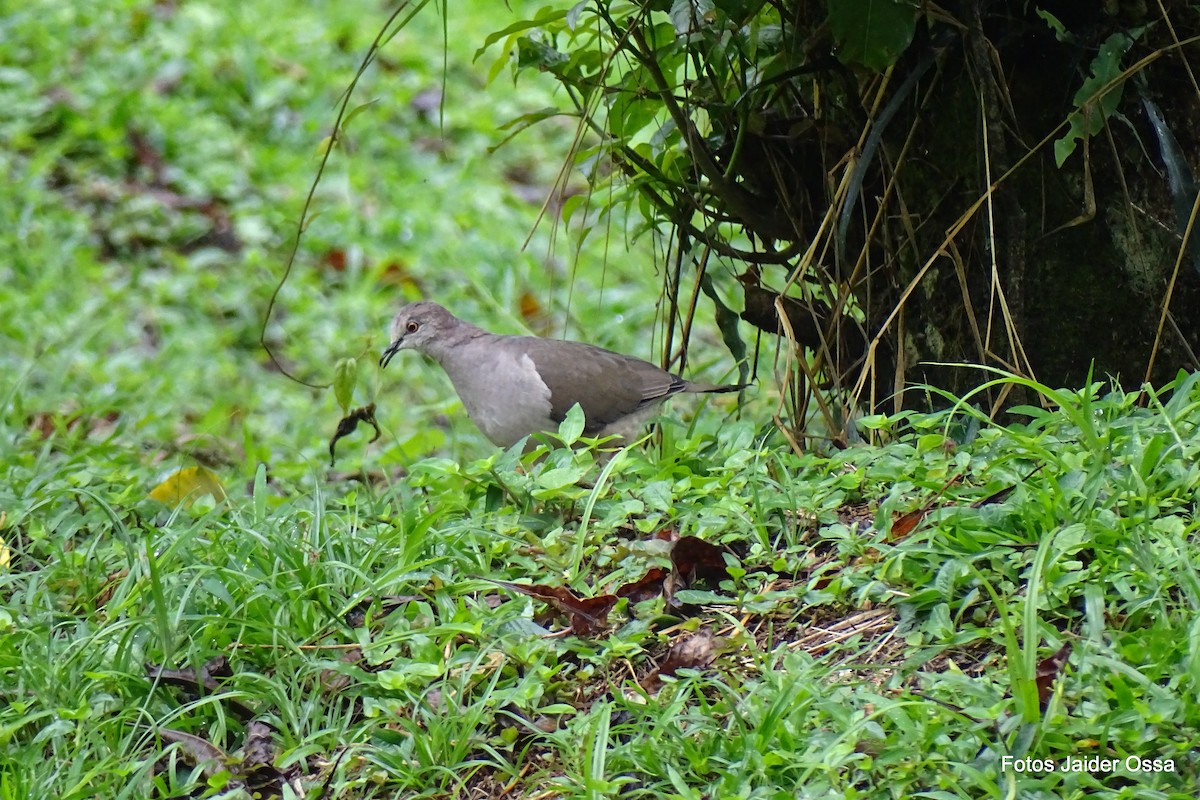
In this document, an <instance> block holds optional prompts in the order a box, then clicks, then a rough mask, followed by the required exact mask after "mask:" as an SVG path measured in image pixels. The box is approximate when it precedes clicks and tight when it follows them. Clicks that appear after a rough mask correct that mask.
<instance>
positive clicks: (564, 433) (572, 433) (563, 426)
mask: <svg viewBox="0 0 1200 800" xmlns="http://www.w3.org/2000/svg"><path fill="white" fill-rule="evenodd" d="M585 422H586V420H585V418H584V415H583V407H582V406H580V405H579V403H576V404H575V405H573V406H571V409H570V410H569V411H567V415H566V416H565V417H563V421H562V422H561V423H560V424H559V426H558V438H559V439H561V440H562V443H563V444H565V445H573V444H575V443H576V442H577V441H579V437H580V436H583V426H584V424H585Z"/></svg>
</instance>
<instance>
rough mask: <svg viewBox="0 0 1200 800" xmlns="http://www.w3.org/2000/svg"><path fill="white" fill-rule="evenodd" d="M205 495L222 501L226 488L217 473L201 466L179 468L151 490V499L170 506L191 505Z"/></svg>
mask: <svg viewBox="0 0 1200 800" xmlns="http://www.w3.org/2000/svg"><path fill="white" fill-rule="evenodd" d="M204 495H208V496H210V497H212V499H213V500H215V501H217V502H220V501H221V500H224V499H225V489H224V487H222V486H221V479H220V478H219V477H218V476H217V473H215V472H213V471H212V470H211V469H209V468H208V467H200V466H196V467H183V468H182V469H177V470H175V472H172V473H171V474H170V475H169V476H167V478H166V480H164V481H163V482H162V483H160V484H159V485H158V486H155V487H154V488H153V489H152V490H151V491H150V498H151V499H153V500H157V501H158V502H160V503H163V504H165V505H169V506H177V505H180V504H183V505H184V506H190V505H191V504H192V503H194V502H196V500H197V499H199V498H200V497H203V496H204Z"/></svg>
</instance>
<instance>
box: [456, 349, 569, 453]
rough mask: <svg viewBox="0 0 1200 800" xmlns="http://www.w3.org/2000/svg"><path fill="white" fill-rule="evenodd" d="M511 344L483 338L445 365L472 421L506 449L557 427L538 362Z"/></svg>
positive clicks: (548, 393)
mask: <svg viewBox="0 0 1200 800" xmlns="http://www.w3.org/2000/svg"><path fill="white" fill-rule="evenodd" d="M506 345H508V342H506V341H505V340H504V337H498V336H497V337H492V336H487V337H482V338H480V339H476V340H474V341H472V342H470V343H468V344H466V345H464V346H462V347H459V348H457V350H456V351H455V352H454V353H453V354H452V355H449V356H448V357H447V358H446V359H445V360H444V361H443V362H442V366H443V367H444V368H445V370H446V374H447V375H449V376H450V382H451V383H453V384H454V390H455V391H456V392H458V396H459V398H460V399H461V400H462V403H463V406H464V407H466V409H467V413H468V414H469V415H470V416H471V419H472V420H474V422H475V424H476V425H477V426H479V429H480V430H481V431H483V434H484V436H486V437H487V438H488V439H490V440H491V441H492V442H493V443H494V444H497V445H500V446H501V447H509V446H510V445H512V444H515V443H516V442H518V441H520V440H521V439H522V438H523V437H525V436H528V435H529V434H531V433H539V432H543V431H554V430H557V429H558V426H557V425H556V424H555V423H554V421H553V420H552V419H551V416H550V389H549V388H548V387H547V386H546V384H545V382H544V381H542V379H541V378H540V377H539V376H538V371H537V368H536V367H535V366H534V363H533V360H532V359H530V358H529V356H528V354H526V353H524V352H523V351H522V350H521V349H520V348H516V347H510V346H506Z"/></svg>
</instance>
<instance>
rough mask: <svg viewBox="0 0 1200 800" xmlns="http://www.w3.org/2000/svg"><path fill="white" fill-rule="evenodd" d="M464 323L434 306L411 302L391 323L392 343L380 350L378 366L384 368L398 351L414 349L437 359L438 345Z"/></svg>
mask: <svg viewBox="0 0 1200 800" xmlns="http://www.w3.org/2000/svg"><path fill="white" fill-rule="evenodd" d="M463 324H464V323H463V322H462V321H461V320H459V319H458V318H457V317H455V316H454V315H453V314H451V313H450V312H449V311H447V310H446V309H444V308H442V307H441V306H439V305H438V304H437V303H434V302H430V301H428V300H422V301H421V302H419V303H410V304H408V305H406V306H405V307H404V308H402V309H400V312H399V313H398V314H396V317H395V319H393V320H392V343H391V344H389V345H388V347H387V349H386V350H384V351H383V355H382V356H381V357H380V359H379V366H380V367H381V368H382V367H386V366H387V365H388V364H389V363H390V362H391V360H392V358H393V357H394V356H395V355H396V353H398V352H400V351H401V350H417V351H420V352H422V353H425V354H426V355H432V356H435V357H436V356H437V354H438V348H439V345H443V346H444V345H445V344H446V343H447V341H448V340H450V339H452V338H453V334H454V332H455V330H456V329H457V328H458V327H460V326H461V325H463Z"/></svg>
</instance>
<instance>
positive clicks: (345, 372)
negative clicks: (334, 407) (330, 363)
mask: <svg viewBox="0 0 1200 800" xmlns="http://www.w3.org/2000/svg"><path fill="white" fill-rule="evenodd" d="M357 383H358V360H357V359H354V358H343V359H342V360H341V361H339V362H337V366H335V367H334V368H333V396H334V397H335V398H337V402H338V405H339V406H341V408H342V414H349V413H350V403H352V402H353V401H354V387H355V385H356V384H357Z"/></svg>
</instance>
